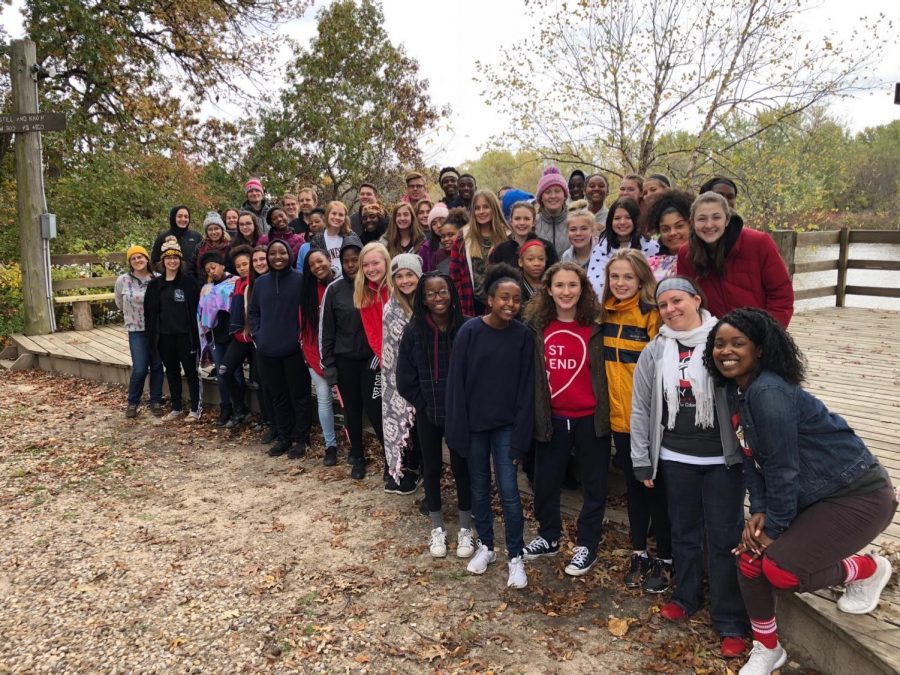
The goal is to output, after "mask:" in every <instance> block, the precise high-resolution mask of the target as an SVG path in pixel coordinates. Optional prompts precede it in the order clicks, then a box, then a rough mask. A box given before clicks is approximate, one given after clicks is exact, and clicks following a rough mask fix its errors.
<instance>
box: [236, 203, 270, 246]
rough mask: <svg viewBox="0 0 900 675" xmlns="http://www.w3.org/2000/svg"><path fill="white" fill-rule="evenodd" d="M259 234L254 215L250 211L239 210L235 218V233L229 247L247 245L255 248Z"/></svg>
mask: <svg viewBox="0 0 900 675" xmlns="http://www.w3.org/2000/svg"><path fill="white" fill-rule="evenodd" d="M261 236H262V234H261V233H260V231H259V224H258V223H257V221H256V216H254V215H253V214H252V213H251V212H250V211H240V212H239V213H238V220H237V233H236V234H235V235H234V238H233V239H232V240H231V247H232V248H234V247H235V246H249V247H250V248H255V247H256V245H257V243H258V242H259V238H260V237H261Z"/></svg>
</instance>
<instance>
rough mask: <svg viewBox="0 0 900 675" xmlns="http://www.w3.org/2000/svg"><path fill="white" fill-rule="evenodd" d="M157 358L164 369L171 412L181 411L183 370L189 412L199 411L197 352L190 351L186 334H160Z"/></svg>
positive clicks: (189, 342)
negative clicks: (188, 397)
mask: <svg viewBox="0 0 900 675" xmlns="http://www.w3.org/2000/svg"><path fill="white" fill-rule="evenodd" d="M159 358H160V360H161V361H162V362H163V367H165V369H166V381H167V382H168V383H169V400H170V401H171V402H172V410H181V405H182V403H181V394H182V392H181V371H182V370H184V376H185V377H186V378H187V381H188V392H189V393H190V397H191V410H192V411H194V412H198V411H200V410H201V400H200V375H199V373H198V372H197V352H196V350H194V351H192V350H191V336H190V335H188V334H187V333H184V334H181V335H163V334H160V336H159Z"/></svg>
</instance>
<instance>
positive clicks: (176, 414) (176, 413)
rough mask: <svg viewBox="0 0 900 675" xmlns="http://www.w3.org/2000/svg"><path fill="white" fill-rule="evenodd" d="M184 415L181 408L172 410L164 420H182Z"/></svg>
mask: <svg viewBox="0 0 900 675" xmlns="http://www.w3.org/2000/svg"><path fill="white" fill-rule="evenodd" d="M182 417H184V412H183V411H181V410H170V411H169V413H168V414H167V415H166V416H165V417H163V418H162V419H163V422H171V421H173V420H180V419H181V418H182Z"/></svg>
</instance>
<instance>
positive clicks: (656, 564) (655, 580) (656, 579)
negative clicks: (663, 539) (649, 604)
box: [644, 558, 672, 593]
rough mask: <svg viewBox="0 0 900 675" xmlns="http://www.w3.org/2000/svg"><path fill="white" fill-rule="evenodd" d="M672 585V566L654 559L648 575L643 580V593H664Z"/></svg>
mask: <svg viewBox="0 0 900 675" xmlns="http://www.w3.org/2000/svg"><path fill="white" fill-rule="evenodd" d="M671 585H672V564H671V563H667V562H663V561H662V560H660V559H659V558H654V560H653V562H652V563H651V564H650V573H649V574H648V575H647V578H646V579H644V592H645V593H665V592H666V591H667V590H669V587H670V586H671Z"/></svg>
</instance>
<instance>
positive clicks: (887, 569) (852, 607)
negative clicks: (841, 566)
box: [837, 554, 893, 614]
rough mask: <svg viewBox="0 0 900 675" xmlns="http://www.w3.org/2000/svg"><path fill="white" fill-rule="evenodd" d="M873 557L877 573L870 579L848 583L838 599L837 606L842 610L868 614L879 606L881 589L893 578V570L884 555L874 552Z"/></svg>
mask: <svg viewBox="0 0 900 675" xmlns="http://www.w3.org/2000/svg"><path fill="white" fill-rule="evenodd" d="M871 557H872V560H874V561H875V574H873V575H872V576H870V577H869V578H868V579H860V580H859V581H851V582H850V583H849V584H847V588H846V590H845V591H844V594H843V595H842V596H841V598H840V600H838V601H837V608H838V609H839V610H841V611H842V612H846V613H847V614H868V613H869V612H871V611H872V610H873V609H875V608H876V607H878V601H879V600H880V599H881V591H883V590H884V587H885V586H887V583H888V581H890V580H891V573H892V572H893V570H892V569H891V563H890V561H888V559H887V558H885V557H884V556H880V555H875V554H872V556H871Z"/></svg>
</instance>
